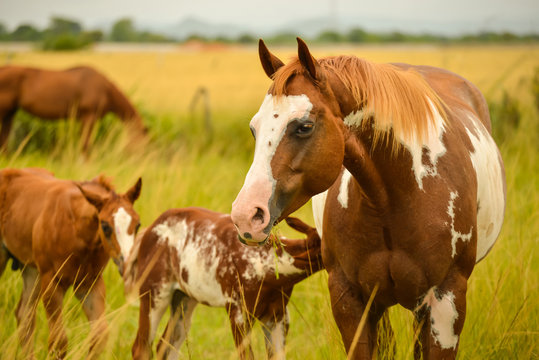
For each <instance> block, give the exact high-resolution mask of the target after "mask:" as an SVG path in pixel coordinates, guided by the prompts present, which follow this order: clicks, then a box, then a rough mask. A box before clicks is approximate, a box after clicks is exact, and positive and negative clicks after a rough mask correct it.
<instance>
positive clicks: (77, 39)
mask: <svg viewBox="0 0 539 360" xmlns="http://www.w3.org/2000/svg"><path fill="white" fill-rule="evenodd" d="M296 36H297V34H295V33H291V32H281V33H278V34H276V35H274V36H269V37H264V41H266V42H267V43H270V44H293V43H295V42H296ZM193 40H196V41H201V42H221V43H239V44H250V43H255V42H256V41H257V40H258V38H257V37H255V36H253V35H252V34H248V33H245V34H241V35H239V36H237V37H226V36H218V37H205V36H202V35H198V34H192V35H190V36H188V37H187V38H185V39H174V38H171V37H168V36H165V35H162V34H158V33H153V32H150V31H141V30H138V29H137V28H136V26H135V24H134V22H133V20H131V19H129V18H123V19H119V20H117V21H116V22H115V23H114V24H113V26H112V28H111V29H110V31H109V32H108V33H105V32H103V31H102V30H85V29H83V27H82V26H81V25H80V23H78V22H77V21H75V20H72V19H67V18H62V17H53V18H51V20H50V24H49V26H48V27H47V28H45V29H43V30H40V29H38V28H36V27H35V26H33V25H30V24H21V25H19V26H17V27H16V28H15V29H14V30H13V31H11V32H10V31H8V29H7V28H6V26H5V25H4V24H2V23H0V41H32V42H37V43H39V44H40V46H41V47H42V48H43V49H45V50H70V49H80V48H84V47H87V46H89V45H91V44H93V43H95V42H100V41H114V42H185V41H193ZM308 40H309V41H310V42H316V43H321V44H330V43H331V44H335V43H366V44H375V43H522V42H537V41H539V34H537V33H530V34H525V35H517V34H514V33H511V32H479V33H477V34H467V35H461V36H454V37H448V36H441V35H433V34H419V35H418V34H408V33H403V32H398V31H394V32H388V33H378V32H370V31H366V30H364V29H362V28H354V29H351V30H349V31H346V32H338V31H334V30H327V31H322V32H321V33H319V34H318V35H317V36H315V37H313V38H311V39H308Z"/></svg>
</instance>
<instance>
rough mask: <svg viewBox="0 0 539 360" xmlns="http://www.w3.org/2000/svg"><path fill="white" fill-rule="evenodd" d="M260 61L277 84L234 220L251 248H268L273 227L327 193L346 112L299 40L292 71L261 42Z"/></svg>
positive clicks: (261, 118) (338, 160)
mask: <svg viewBox="0 0 539 360" xmlns="http://www.w3.org/2000/svg"><path fill="white" fill-rule="evenodd" d="M259 55H260V61H261V62H262V67H263V68H264V71H265V72H266V74H267V75H268V76H269V77H270V78H271V79H273V80H274V82H273V84H272V86H271V87H270V89H269V91H268V94H267V95H266V97H265V98H264V101H263V103H262V106H261V107H260V110H259V111H258V113H257V114H256V115H255V116H254V117H253V119H252V120H251V123H250V127H251V131H252V133H253V136H254V137H255V139H256V145H255V154H254V159H253V163H252V165H251V168H250V170H249V172H248V173H247V177H246V179H245V183H244V185H243V188H242V189H241V191H240V193H239V194H238V196H237V198H236V200H235V201H234V203H233V204H232V214H231V215H232V220H233V221H234V224H235V225H236V228H237V229H238V232H239V236H240V238H242V239H243V240H244V241H245V242H247V243H251V244H254V243H261V242H264V241H265V240H266V239H267V237H268V235H269V233H270V231H271V228H272V227H273V225H274V224H275V223H277V222H279V221H280V220H282V219H283V218H285V217H286V216H287V215H288V214H290V213H292V212H293V211H295V210H297V209H298V208H299V207H300V206H302V205H303V204H305V203H306V202H307V201H308V200H309V199H310V198H311V197H312V196H313V195H315V194H317V193H320V192H322V191H324V190H326V189H328V188H329V187H330V186H331V185H332V184H333V182H334V181H335V180H336V178H337V176H338V175H339V172H340V170H341V165H342V162H343V159H344V135H343V122H342V112H341V109H340V108H339V105H338V103H337V101H336V98H335V96H336V95H335V94H334V90H333V89H336V88H338V85H339V84H333V82H334V81H335V80H334V79H333V78H329V77H328V74H326V72H325V71H324V70H323V69H322V68H321V67H320V65H319V64H318V62H317V61H316V59H314V57H313V56H312V55H311V54H310V52H309V49H308V48H307V45H305V43H304V42H303V41H302V40H301V39H299V38H298V59H297V60H293V61H292V62H291V63H290V64H288V65H284V64H283V62H282V61H281V60H279V59H278V58H277V57H276V56H274V55H273V54H271V53H270V52H269V51H268V49H267V48H266V46H265V45H264V43H263V42H262V41H260V43H259ZM283 79H284V80H283ZM334 85H337V86H334ZM320 169H323V170H322V171H321V170H320Z"/></svg>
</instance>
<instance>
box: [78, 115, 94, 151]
mask: <svg viewBox="0 0 539 360" xmlns="http://www.w3.org/2000/svg"><path fill="white" fill-rule="evenodd" d="M79 117H80V121H81V124H82V126H81V140H82V151H83V152H84V153H85V154H87V153H88V150H89V145H90V137H91V136H92V130H93V129H94V126H95V123H96V121H97V117H96V115H95V114H91V113H84V114H80V115H79Z"/></svg>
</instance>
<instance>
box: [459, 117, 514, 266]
mask: <svg viewBox="0 0 539 360" xmlns="http://www.w3.org/2000/svg"><path fill="white" fill-rule="evenodd" d="M471 120H472V122H473V124H474V129H473V132H472V131H470V129H466V131H467V133H468V137H469V138H470V141H471V142H472V145H473V147H474V151H473V152H471V153H470V159H471V161H472V164H473V167H474V170H475V173H476V176H477V203H478V208H479V209H478V211H477V253H476V261H479V260H481V259H482V258H483V257H484V256H485V255H486V254H487V252H488V251H489V250H490V248H491V247H492V246H493V245H494V243H495V242H496V239H497V238H498V234H499V233H500V231H501V228H502V223H503V215H504V211H505V193H504V185H503V171H502V165H501V155H500V152H499V150H498V147H497V146H496V143H494V140H493V139H492V136H490V134H489V133H488V131H487V129H486V128H485V127H484V126H483V124H482V123H481V122H480V121H479V120H477V119H476V118H474V117H471Z"/></svg>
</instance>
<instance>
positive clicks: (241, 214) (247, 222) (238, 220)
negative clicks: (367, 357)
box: [231, 200, 270, 245]
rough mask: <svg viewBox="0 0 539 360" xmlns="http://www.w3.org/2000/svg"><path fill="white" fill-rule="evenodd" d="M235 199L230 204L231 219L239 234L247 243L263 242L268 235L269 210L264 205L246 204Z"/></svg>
mask: <svg viewBox="0 0 539 360" xmlns="http://www.w3.org/2000/svg"><path fill="white" fill-rule="evenodd" d="M246 205H247V204H241V203H240V202H238V201H237V200H236V201H235V202H234V203H233V204H232V213H231V217H232V221H233V222H234V225H235V226H236V229H237V230H238V234H239V236H240V237H241V238H242V239H243V240H244V241H245V242H246V243H247V244H249V245H255V244H258V243H261V242H264V241H265V240H266V239H267V238H268V235H269V231H268V233H266V232H265V231H264V230H265V229H266V228H267V227H268V223H269V219H270V216H269V211H268V209H267V207H266V206H246Z"/></svg>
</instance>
